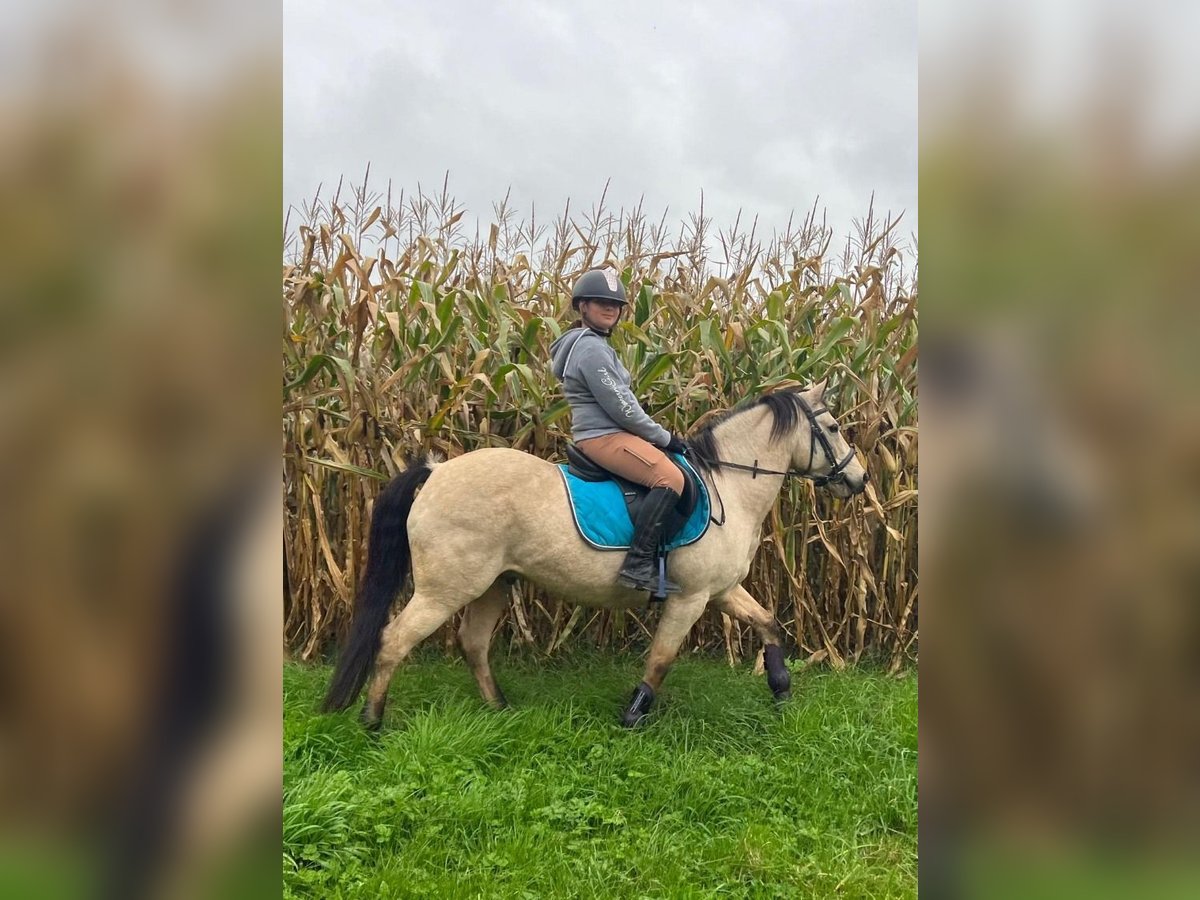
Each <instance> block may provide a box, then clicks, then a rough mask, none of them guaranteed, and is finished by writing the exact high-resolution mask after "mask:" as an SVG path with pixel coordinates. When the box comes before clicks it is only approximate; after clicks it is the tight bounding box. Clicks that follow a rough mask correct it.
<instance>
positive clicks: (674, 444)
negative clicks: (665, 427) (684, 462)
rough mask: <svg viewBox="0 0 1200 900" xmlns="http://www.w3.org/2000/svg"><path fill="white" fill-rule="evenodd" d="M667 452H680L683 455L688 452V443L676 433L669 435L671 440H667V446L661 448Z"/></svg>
mask: <svg viewBox="0 0 1200 900" xmlns="http://www.w3.org/2000/svg"><path fill="white" fill-rule="evenodd" d="M663 449H664V450H666V451H667V452H668V453H682V454H683V455H684V456H687V454H688V449H689V448H688V445H687V444H686V443H684V441H683V438H681V437H680V436H679V435H677V434H672V435H671V440H670V441H668V442H667V446H666V447H664V448H663Z"/></svg>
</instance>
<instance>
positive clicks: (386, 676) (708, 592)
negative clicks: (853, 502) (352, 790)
mask: <svg viewBox="0 0 1200 900" xmlns="http://www.w3.org/2000/svg"><path fill="white" fill-rule="evenodd" d="M824 395H825V383H824V382H821V383H820V384H817V385H815V386H813V387H810V388H808V389H806V390H797V389H787V390H777V391H775V392H773V393H767V394H764V395H763V396H761V397H759V398H757V399H756V400H753V401H751V402H749V403H746V404H743V405H741V406H739V407H737V408H735V409H734V410H732V411H730V412H727V413H724V414H722V415H721V416H719V417H717V418H715V419H714V420H713V421H712V422H711V423H710V424H709V425H708V426H706V427H705V428H703V429H702V430H701V431H699V432H698V433H697V434H695V435H693V436H692V437H690V438H689V440H688V444H689V446H690V454H689V455H690V458H691V459H692V460H693V461H694V462H695V463H696V464H697V471H698V472H699V474H700V477H701V478H702V479H703V481H704V485H705V487H706V488H707V490H708V492H709V495H710V497H712V498H714V499H713V503H712V507H713V509H714V511H716V512H717V514H716V515H714V517H713V519H712V523H713V527H711V528H708V529H707V530H706V531H705V532H704V533H703V535H702V537H700V538H699V539H698V540H697V541H695V542H694V543H692V544H689V545H687V546H683V547H680V548H679V549H677V550H675V551H673V552H672V553H671V554H670V556H669V558H668V561H667V566H668V572H669V577H670V578H671V580H672V581H674V582H676V583H677V584H678V585H679V586H680V588H681V590H680V592H679V593H678V594H672V595H671V596H670V597H668V598H667V599H666V601H665V603H664V604H663V609H662V616H661V619H660V621H659V625H658V629H657V630H656V632H655V634H654V638H653V641H652V643H651V646H650V652H649V656H648V658H647V660H646V668H645V676H644V678H643V680H642V682H641V684H639V685H638V686H637V687H636V688H635V690H634V693H633V697H632V699H631V700H630V702H629V704H628V706H627V708H626V709H625V711H624V713H623V714H622V716H621V722H622V724H624V725H625V726H627V727H633V726H635V725H637V724H638V723H639V722H640V721H641V720H643V719H644V718H645V716H646V714H647V713H648V711H649V709H650V707H651V705H652V704H653V702H654V697H655V694H656V692H657V691H658V690H659V688H660V687H661V685H662V682H663V679H664V677H665V676H666V674H667V670H668V669H669V668H670V666H671V663H672V662H674V660H675V657H676V654H677V653H678V651H679V647H680V645H681V644H682V642H683V639H684V638H685V637H686V636H687V633H688V631H690V630H691V628H692V626H693V625H694V624H695V623H696V621H697V620H698V619H699V618H700V614H701V613H702V612H704V609H705V607H707V606H708V604H709V603H712V604H714V605H715V606H716V607H717V608H718V609H720V610H721V611H722V612H723V613H725V614H727V615H729V616H730V617H732V618H734V619H736V620H738V621H741V622H745V623H747V624H749V625H751V626H752V627H753V628H754V629H755V631H756V633H757V634H758V636H759V637H760V639H761V640H762V641H763V644H764V645H765V647H764V663H765V666H766V671H767V683H768V685H769V687H770V688H771V690H772V691H773V693H774V694H775V696H776V697H777V698H779V699H784V698H786V697H787V696H789V692H790V679H789V676H788V671H787V668H786V667H785V666H784V661H783V651H782V648H781V641H782V633H781V631H780V629H779V627H778V626H777V625H776V624H775V622H774V620H773V618H772V616H771V615H770V613H769V612H768V611H767V610H766V609H764V608H763V607H762V606H761V605H760V604H759V603H758V602H757V601H756V600H755V599H754V598H753V597H752V596H751V595H750V593H749V592H748V591H746V589H745V588H743V587H742V586H741V581H742V580H743V579H744V578H745V577H746V575H747V574H748V573H749V571H750V563H751V560H752V559H753V558H754V554H755V552H756V551H757V549H758V545H759V543H760V538H761V531H762V523H763V519H764V518H765V517H766V515H767V513H768V512H769V511H770V509H771V507H772V505H773V504H774V503H775V500H776V497H777V496H778V495H779V492H780V490H781V487H782V485H783V483H784V480H785V479H786V478H787V477H788V476H799V477H804V478H808V479H811V480H812V481H813V482H814V483H815V484H817V485H818V486H824V487H826V488H828V490H830V491H831V492H832V493H833V494H834V495H835V496H838V497H843V498H847V497H851V496H853V495H855V494H858V493H861V492H862V491H863V490H864V489H865V487H866V484H867V481H868V479H869V476H868V474H867V472H866V470H865V469H864V468H863V466H862V464H861V463H860V461H859V459H858V456H857V454H856V453H855V451H854V450H853V449H852V448H851V447H850V446H849V444H847V442H846V441H845V439H844V438H843V436H842V434H841V433H840V429H839V426H838V423H837V421H836V420H835V419H834V417H833V415H832V414H831V413H830V411H829V409H828V408H827V407H826V406H825V404H824ZM418 489H420V493H419V494H418V493H417V491H418ZM621 559H622V554H621V553H612V552H604V551H601V550H597V549H594V548H593V547H592V546H591V545H589V544H588V543H587V542H585V540H584V539H583V538H582V537H581V535H580V533H579V531H578V530H577V529H576V526H575V522H574V520H573V514H572V512H571V509H570V504H569V501H568V497H567V492H566V490H564V484H563V478H562V476H561V474H560V471H559V469H558V467H557V466H556V465H555V464H553V463H550V462H547V461H546V460H543V459H540V458H538V457H536V456H533V455H531V454H528V453H524V452H522V451H519V450H510V449H504V448H484V449H480V450H474V451H471V452H469V453H464V454H463V455H462V456H458V457H455V458H454V459H451V460H449V461H447V462H441V463H434V462H431V461H420V462H414V463H411V464H410V465H409V466H408V468H407V469H406V470H405V471H404V472H402V473H401V474H400V475H398V476H397V477H396V478H395V479H393V480H392V481H391V482H390V483H389V484H388V485H387V487H385V488H384V490H383V491H382V492H381V493H380V495H379V498H378V499H377V500H376V502H375V509H374V513H373V514H372V518H371V528H370V543H369V545H368V558H367V567H366V572H365V575H364V577H363V582H362V585H361V588H360V590H359V593H358V598H357V600H356V605H355V611H354V615H353V618H352V621H351V624H350V632H349V635H348V637H347V640H346V642H345V645H344V647H343V649H342V651H341V654H340V656H339V658H338V662H337V666H336V668H335V670H334V674H333V678H332V679H331V681H330V686H329V690H328V692H327V694H326V697H325V701H324V709H325V710H326V711H333V710H340V709H345V708H346V707H348V706H349V705H350V704H351V703H353V702H354V700H355V698H356V697H357V696H358V694H359V693H360V691H361V690H362V687H363V685H364V684H365V683H366V682H367V678H368V675H370V676H371V678H370V684H369V685H368V687H367V696H366V701H365V703H364V705H363V708H362V713H361V720H362V723H363V724H364V725H365V726H366V727H367V728H370V729H377V728H379V726H380V724H381V722H382V719H383V711H384V704H385V702H386V700H387V692H388V685H389V684H390V682H391V679H392V675H393V673H394V672H395V670H396V667H397V666H398V665H399V664H400V662H401V661H402V660H403V659H404V658H405V657H406V656H407V655H408V654H409V652H410V651H411V650H412V649H413V647H415V646H416V645H417V644H418V643H419V642H420V641H421V640H423V639H424V638H426V637H428V636H429V635H430V634H432V633H433V632H434V631H435V630H436V629H437V628H438V627H439V626H441V625H442V624H444V623H445V622H446V621H447V620H448V619H449V618H450V617H451V616H452V615H454V613H456V612H458V611H459V610H465V613H464V615H463V618H462V623H461V626H460V627H459V631H458V635H459V640H460V643H461V645H462V651H463V655H464V657H465V658H466V660H467V662H468V664H469V665H470V666H471V669H472V671H473V673H474V675H475V679H476V681H478V682H479V689H480V692H481V693H482V694H483V698H484V700H485V701H486V702H487V703H488V704H489V705H491V706H493V707H496V708H503V707H504V706H505V705H506V701H505V699H504V695H503V693H502V692H501V690H500V688H499V686H498V685H497V684H496V680H495V678H493V677H492V672H491V669H490V667H489V666H488V647H489V646H490V644H491V640H492V631H493V630H494V628H495V626H496V623H497V622H498V621H499V619H500V616H501V615H502V614H503V612H504V610H505V609H506V608H507V606H508V602H509V587H508V585H509V582H510V580H511V578H512V577H513V576H521V577H523V578H526V579H528V580H529V581H532V582H533V583H535V584H537V585H539V586H541V587H543V588H545V589H546V590H548V591H550V592H551V593H554V594H556V595H559V596H561V597H563V598H565V599H567V600H569V601H570V602H573V603H577V604H582V605H584V606H590V607H607V608H610V609H615V608H627V607H633V606H638V605H641V604H644V603H645V602H646V592H644V591H642V592H638V591H635V590H632V589H630V588H625V587H622V586H620V585H618V584H617V580H616V575H617V569H618V567H619V566H620V564H621ZM410 568H411V570H412V578H413V594H412V598H411V599H410V600H409V601H408V603H407V604H406V605H405V606H404V608H403V609H401V610H400V611H399V612H398V613H397V614H396V615H395V616H394V617H390V620H389V612H390V609H391V604H392V601H393V599H394V598H395V596H396V594H397V592H398V591H399V589H400V587H401V586H402V584H403V582H404V579H405V577H406V575H407V574H408V570H409V569H410ZM372 667H373V671H372Z"/></svg>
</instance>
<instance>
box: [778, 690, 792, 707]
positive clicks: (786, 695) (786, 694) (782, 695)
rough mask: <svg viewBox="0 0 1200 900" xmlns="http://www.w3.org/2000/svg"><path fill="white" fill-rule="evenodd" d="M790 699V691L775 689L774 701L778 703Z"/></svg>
mask: <svg viewBox="0 0 1200 900" xmlns="http://www.w3.org/2000/svg"><path fill="white" fill-rule="evenodd" d="M791 699H792V692H791V691H777V692H776V694H775V702H776V703H779V704H782V703H784V702H785V701H787V700H791Z"/></svg>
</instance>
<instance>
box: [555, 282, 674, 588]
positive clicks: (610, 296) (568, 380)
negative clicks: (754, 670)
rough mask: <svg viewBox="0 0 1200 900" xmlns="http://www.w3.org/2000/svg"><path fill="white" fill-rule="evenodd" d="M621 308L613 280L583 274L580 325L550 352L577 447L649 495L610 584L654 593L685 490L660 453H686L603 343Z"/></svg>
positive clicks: (576, 301) (574, 297)
mask: <svg viewBox="0 0 1200 900" xmlns="http://www.w3.org/2000/svg"><path fill="white" fill-rule="evenodd" d="M627 304H628V300H626V298H625V288H624V286H623V285H622V284H621V280H620V278H618V277H617V274H616V272H614V271H613V270H611V269H592V270H591V271H588V272H585V273H584V274H583V275H582V276H580V278H579V280H578V281H576V282H575V287H574V290H572V292H571V307H572V309H574V310H575V311H576V312H578V313H579V316H580V319H579V321H578V322H576V323H575V325H574V326H572V328H571V329H570V330H569V331H567V332H566V333H565V334H564V335H563V336H562V337H560V338H559V339H558V340H557V341H555V342H554V343H553V344H552V345H551V347H550V356H551V361H552V369H553V372H554V374H555V376H556V377H557V378H558V379H559V381H561V382H562V386H563V393H564V394H565V395H566V398H567V402H568V403H569V404H570V406H571V422H572V437H573V439H574V441H575V444H576V446H578V447H579V449H580V450H581V451H583V453H584V454H585V455H586V456H587V457H588V458H589V459H591V460H592V461H593V462H594V463H596V464H597V465H599V466H602V467H603V468H605V469H607V470H608V471H610V472H613V473H614V474H616V475H619V476H621V477H622V478H624V479H626V480H628V481H632V482H634V483H635V484H641V485H645V486H646V487H648V488H650V493H649V494H648V495H647V496H646V499H645V500H644V501H643V503H642V508H641V511H640V513H639V514H638V518H637V521H636V522H634V523H633V539H632V541H631V542H630V548H629V553H628V554H627V555H626V557H625V561H624V562H623V563H622V565H621V570H620V572H619V573H618V575H617V581H618V582H619V583H620V584H622V585H624V586H625V587H631V588H634V589H636V590H643V591H644V590H657V588H658V570H657V567H656V565H655V557H656V555H657V552H658V546H659V543H660V541H661V539H662V536H663V529H664V527H665V526H666V522H667V520H668V518H669V513H670V512H671V510H672V508H673V507H674V506H675V504H676V503H678V502H679V498H680V496H681V494H682V493H683V487H684V482H683V472H681V471H680V469H679V467H678V466H677V465H675V463H674V462H672V460H671V459H670V458H669V457H668V456H667V455H666V453H664V452H663V451H664V450H665V451H669V452H671V453H684V452H686V450H687V445H686V444H685V443H684V442H683V439H682V438H680V437H679V436H678V435H674V434H672V433H671V432H669V431H667V430H666V429H665V428H663V427H661V426H660V425H658V424H656V423H655V421H654V420H653V419H651V418H650V416H648V415H647V414H646V411H645V410H643V409H642V406H641V404H640V403H638V400H637V398H636V397H635V396H634V395H633V391H632V390H631V388H630V379H629V372H628V371H627V370H626V369H625V367H624V366H623V365H621V361H620V360H619V359H618V358H617V354H616V351H614V350H613V348H612V347H611V346H610V345H609V343H608V338H609V336H610V335H611V334H612V330H613V328H614V327H615V326H616V324H617V322H619V321H620V319H621V314H622V313H623V312H624V310H625V306H626V305H627ZM665 588H666V592H667V593H678V591H679V586H678V585H675V584H672V583H671V582H669V581H668V582H666V584H665Z"/></svg>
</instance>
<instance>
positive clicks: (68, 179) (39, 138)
mask: <svg viewBox="0 0 1200 900" xmlns="http://www.w3.org/2000/svg"><path fill="white" fill-rule="evenodd" d="M279 18H280V15H279V8H278V6H273V7H272V6H271V5H269V4H265V5H264V4H257V5H255V4H251V5H246V4H241V3H237V4H234V3H231V2H217V3H204V4H200V3H193V2H182V3H173V4H151V3H146V2H137V0H134V2H112V0H107V2H101V3H98V4H80V3H72V2H55V3H48V4H35V5H28V4H27V5H24V6H23V7H22V8H20V9H19V10H18V9H10V10H8V11H7V15H6V19H7V24H8V25H9V26H10V27H7V28H5V29H4V35H3V37H2V38H0V48H2V51H3V52H0V104H2V107H0V109H2V113H0V114H2V115H3V121H4V127H3V129H0V184H2V185H3V196H4V198H5V202H4V203H3V205H2V206H0V233H2V234H3V238H4V239H3V242H2V245H3V251H2V252H3V254H4V271H5V276H6V277H5V285H4V290H3V292H2V295H0V348H2V349H0V419H2V420H3V422H4V427H3V428H2V429H0V497H2V498H3V501H2V503H0V508H2V510H3V512H2V514H0V567H2V569H3V572H4V576H3V578H2V579H0V895H2V896H5V897H24V896H38V897H43V896H49V897H54V896H71V897H74V896H111V897H138V896H188V895H191V896H237V895H239V894H240V895H245V896H263V895H267V896H270V895H273V894H276V893H278V891H279V879H278V874H277V873H278V865H279V856H278V853H279V791H280V760H279V745H280V744H279V742H280V712H281V710H280V697H279V691H280V687H279V684H280V665H281V650H280V640H279V635H280V628H281V620H282V592H281V583H280V560H281V558H282V541H281V536H280V533H281V528H282V523H281V516H280V513H279V487H278V486H279V471H278V464H277V463H276V462H275V459H277V456H276V455H275V454H276V453H277V450H278V430H277V427H275V422H277V418H276V416H277V415H278V396H279V395H278V385H279V381H278V378H279V374H278V367H277V364H276V357H275V355H274V350H275V347H276V346H277V345H276V343H275V342H276V340H277V335H278V319H277V318H276V316H277V312H276V310H277V306H276V305H275V303H274V301H273V299H272V298H274V297H277V296H278V289H279V288H278V280H277V279H278V274H279V268H278V253H279V235H280V221H279V209H280V206H281V203H282V194H281V187H280V184H281V176H280V119H281V116H280V97H279V67H280V62H279V55H280V54H279V50H280V23H279ZM264 301H265V302H264Z"/></svg>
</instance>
